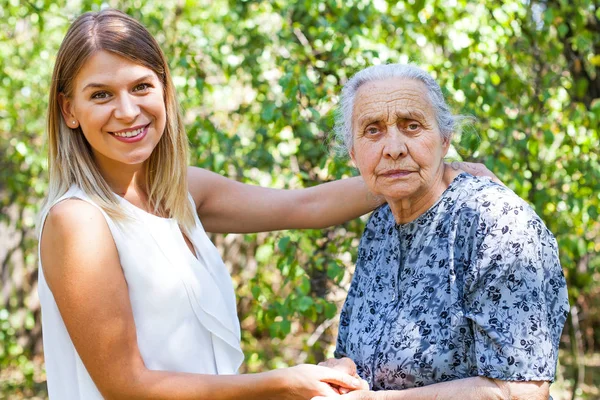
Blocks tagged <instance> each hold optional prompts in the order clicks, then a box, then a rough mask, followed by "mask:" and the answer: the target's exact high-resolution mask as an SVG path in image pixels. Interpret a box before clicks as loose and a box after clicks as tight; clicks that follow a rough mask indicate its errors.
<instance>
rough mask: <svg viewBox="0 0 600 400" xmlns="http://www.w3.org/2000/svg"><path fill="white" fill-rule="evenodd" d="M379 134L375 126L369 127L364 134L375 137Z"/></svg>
mask: <svg viewBox="0 0 600 400" xmlns="http://www.w3.org/2000/svg"><path fill="white" fill-rule="evenodd" d="M378 133H379V128H378V127H377V126H375V125H369V126H367V128H366V129H365V134H367V135H377V134H378Z"/></svg>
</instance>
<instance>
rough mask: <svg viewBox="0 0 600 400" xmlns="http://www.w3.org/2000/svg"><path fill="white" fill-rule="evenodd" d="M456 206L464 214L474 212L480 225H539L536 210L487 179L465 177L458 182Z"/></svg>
mask: <svg viewBox="0 0 600 400" xmlns="http://www.w3.org/2000/svg"><path fill="white" fill-rule="evenodd" d="M459 187H460V190H461V191H462V192H463V193H461V195H460V196H459V197H460V198H459V199H458V200H459V201H457V204H456V207H457V208H458V209H461V210H464V211H474V212H476V213H477V214H478V215H479V219H480V220H481V222H484V223H486V224H488V225H495V224H497V223H499V222H505V223H508V222H514V223H527V222H530V221H536V222H540V223H541V219H540V217H539V216H538V215H537V214H536V212H535V210H534V209H533V208H532V207H531V206H530V205H529V204H528V203H527V202H526V201H525V200H523V199H522V198H520V197H519V196H518V195H517V194H516V193H515V192H513V191H512V190H510V189H509V188H507V187H505V186H502V185H500V184H498V183H496V182H493V181H491V180H489V179H486V178H479V177H475V176H470V175H467V176H466V178H465V179H464V180H463V181H462V182H460V185H459Z"/></svg>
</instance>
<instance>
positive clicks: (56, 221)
mask: <svg viewBox="0 0 600 400" xmlns="http://www.w3.org/2000/svg"><path fill="white" fill-rule="evenodd" d="M40 246H41V257H42V263H43V271H44V276H45V277H46V280H47V282H48V285H49V287H50V289H51V291H52V293H53V295H54V298H55V300H56V303H57V305H58V308H59V311H60V313H61V316H62V319H63V320H64V322H65V326H66V328H67V330H68V332H69V336H70V337H71V340H72V341H73V344H74V345H75V348H76V350H77V353H78V354H79V356H80V357H81V360H82V361H83V363H84V365H85V367H86V369H87V371H88V372H89V374H90V376H91V377H92V379H93V381H94V383H95V384H96V386H97V387H98V389H99V390H100V392H101V393H102V395H103V396H104V397H105V398H107V399H158V398H160V399H215V400H228V399H239V398H242V397H243V398H245V399H290V400H291V399H297V400H299V399H303V398H310V397H311V396H314V395H317V394H321V395H329V394H332V393H336V392H335V391H333V389H332V388H331V387H330V386H329V385H328V384H327V383H325V382H328V383H333V384H335V385H342V386H345V387H354V388H356V387H359V385H360V382H353V378H352V377H350V376H349V375H347V374H344V373H341V372H340V371H334V372H335V374H333V375H332V374H330V373H329V372H327V370H330V369H328V368H325V367H317V366H309V365H301V366H298V367H294V368H290V369H285V370H278V371H271V372H268V373H262V374H254V375H234V376H214V375H198V374H186V373H174V372H168V371H153V370H149V369H147V368H146V366H145V364H144V361H143V359H142V357H141V355H140V351H139V348H138V344H137V336H136V329H135V323H134V319H133V313H132V309H131V304H130V301H129V296H128V291H127V283H126V281H125V277H124V275H123V271H122V269H121V266H120V263H119V257H118V253H117V249H116V246H115V244H114V241H113V238H112V235H111V233H110V230H109V228H108V226H107V224H106V221H105V220H104V217H103V216H102V214H101V213H100V212H99V211H98V210H97V209H96V208H95V207H93V206H92V205H90V204H88V203H85V202H83V201H79V200H66V201H63V202H61V203H59V204H57V205H56V206H54V207H53V208H52V210H51V212H50V214H49V216H48V218H47V220H46V224H45V226H44V228H43V233H42V239H41V244H40Z"/></svg>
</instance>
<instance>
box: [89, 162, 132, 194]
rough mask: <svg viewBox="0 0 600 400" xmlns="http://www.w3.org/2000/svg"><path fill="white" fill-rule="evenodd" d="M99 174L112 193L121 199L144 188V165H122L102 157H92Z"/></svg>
mask: <svg viewBox="0 0 600 400" xmlns="http://www.w3.org/2000/svg"><path fill="white" fill-rule="evenodd" d="M94 158H95V160H96V164H97V165H98V169H99V170H100V173H101V174H102V176H103V177H104V180H106V183H107V184H108V186H110V188H111V189H112V191H113V192H114V193H116V194H118V195H119V196H121V197H128V195H130V194H132V193H139V192H140V189H141V188H143V187H144V168H143V167H144V164H143V163H141V164H136V165H129V164H122V163H118V165H116V164H117V163H115V162H114V161H113V160H106V159H103V158H102V157H94Z"/></svg>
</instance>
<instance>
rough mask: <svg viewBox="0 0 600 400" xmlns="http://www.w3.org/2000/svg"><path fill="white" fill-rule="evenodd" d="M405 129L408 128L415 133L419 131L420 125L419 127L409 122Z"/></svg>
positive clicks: (415, 123)
mask: <svg viewBox="0 0 600 400" xmlns="http://www.w3.org/2000/svg"><path fill="white" fill-rule="evenodd" d="M406 127H407V128H408V130H409V131H411V132H416V131H418V130H419V128H420V127H421V125H419V124H418V123H417V122H410V123H409V124H408V125H407V126H406Z"/></svg>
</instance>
